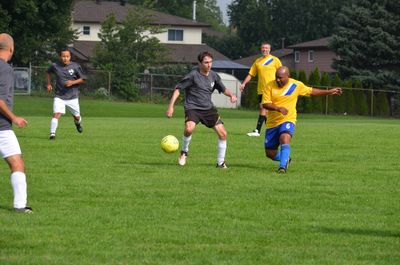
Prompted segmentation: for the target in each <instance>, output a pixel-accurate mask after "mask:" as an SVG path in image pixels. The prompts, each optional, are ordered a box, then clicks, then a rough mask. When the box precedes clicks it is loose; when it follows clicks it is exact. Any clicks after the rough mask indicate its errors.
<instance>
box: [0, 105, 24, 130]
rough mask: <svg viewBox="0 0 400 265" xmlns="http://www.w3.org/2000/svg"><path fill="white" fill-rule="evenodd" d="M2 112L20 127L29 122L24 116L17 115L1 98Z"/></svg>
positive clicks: (0, 106) (0, 109)
mask: <svg viewBox="0 0 400 265" xmlns="http://www.w3.org/2000/svg"><path fill="white" fill-rule="evenodd" d="M0 112H1V113H2V114H3V115H4V116H6V117H7V118H8V119H9V120H11V122H12V123H14V124H15V125H17V126H18V128H23V127H25V126H26V125H27V124H28V122H27V121H26V120H25V119H24V118H22V117H19V116H16V115H15V114H14V113H12V111H10V109H9V108H8V107H7V104H6V103H5V102H4V101H3V100H0Z"/></svg>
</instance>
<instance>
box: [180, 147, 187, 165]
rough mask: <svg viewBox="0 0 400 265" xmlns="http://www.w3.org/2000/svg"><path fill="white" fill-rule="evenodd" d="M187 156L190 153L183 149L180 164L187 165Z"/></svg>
mask: <svg viewBox="0 0 400 265" xmlns="http://www.w3.org/2000/svg"><path fill="white" fill-rule="evenodd" d="M187 156H188V153H187V152H185V151H181V155H180V156H179V158H178V164H179V165H180V166H184V165H186V158H187Z"/></svg>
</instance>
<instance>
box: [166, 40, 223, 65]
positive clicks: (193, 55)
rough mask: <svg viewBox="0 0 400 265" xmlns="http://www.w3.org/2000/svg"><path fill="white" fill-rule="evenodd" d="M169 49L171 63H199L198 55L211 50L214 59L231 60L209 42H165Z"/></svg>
mask: <svg viewBox="0 0 400 265" xmlns="http://www.w3.org/2000/svg"><path fill="white" fill-rule="evenodd" d="M164 45H165V46H166V47H167V49H168V50H169V55H168V61H169V62H171V63H191V64H196V63H197V56H198V55H199V53H201V52H203V51H208V52H210V53H211V54H212V55H213V57H214V61H216V60H229V58H228V57H226V56H225V55H223V54H222V53H220V52H219V51H217V50H214V49H213V48H211V47H210V46H208V45H207V44H164Z"/></svg>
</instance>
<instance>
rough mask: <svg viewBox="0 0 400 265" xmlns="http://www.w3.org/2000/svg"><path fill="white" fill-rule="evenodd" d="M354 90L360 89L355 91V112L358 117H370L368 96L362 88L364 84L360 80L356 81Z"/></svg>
mask: <svg viewBox="0 0 400 265" xmlns="http://www.w3.org/2000/svg"><path fill="white" fill-rule="evenodd" d="M353 87H354V88H359V89H356V90H354V92H353V93H354V100H355V111H356V113H357V114H358V115H368V104H367V96H366V95H365V91H364V90H363V89H361V88H362V83H361V81H360V80H356V81H355V82H354V84H353Z"/></svg>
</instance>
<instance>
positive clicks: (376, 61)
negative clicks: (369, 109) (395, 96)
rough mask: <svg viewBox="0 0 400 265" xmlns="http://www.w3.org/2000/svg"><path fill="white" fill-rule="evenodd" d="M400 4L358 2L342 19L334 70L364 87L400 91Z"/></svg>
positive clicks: (345, 10)
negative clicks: (355, 80)
mask: <svg viewBox="0 0 400 265" xmlns="http://www.w3.org/2000/svg"><path fill="white" fill-rule="evenodd" d="M399 39H400V2H399V1H385V0H380V1H375V0H354V1H353V4H351V5H350V6H345V7H344V8H343V9H342V11H341V13H340V14H339V16H338V30H337V33H336V34H335V35H333V38H332V42H331V44H330V45H331V48H332V49H333V50H334V51H335V52H336V54H338V55H339V56H340V59H339V60H336V61H335V62H334V65H333V67H334V68H335V69H336V70H338V71H339V73H340V74H341V75H342V77H344V78H353V79H359V80H361V81H362V82H363V85H364V87H369V86H373V87H374V88H379V89H382V88H388V89H396V90H400V79H399V78H398V77H399V76H400V67H399V66H400V41H399Z"/></svg>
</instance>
